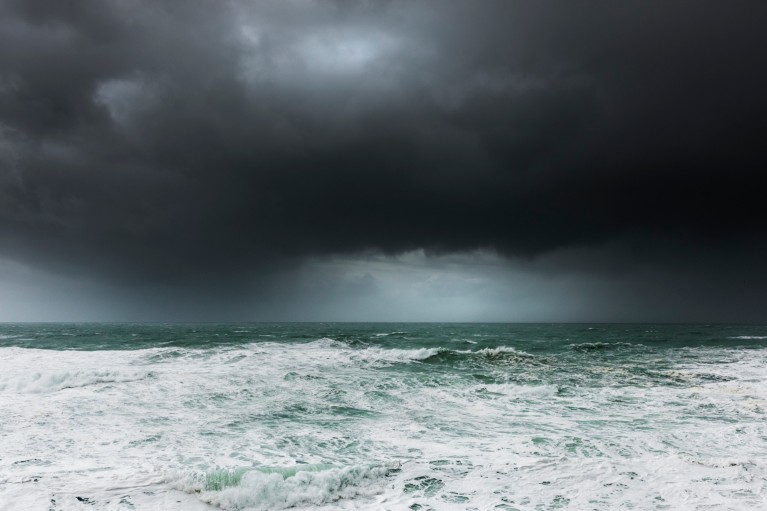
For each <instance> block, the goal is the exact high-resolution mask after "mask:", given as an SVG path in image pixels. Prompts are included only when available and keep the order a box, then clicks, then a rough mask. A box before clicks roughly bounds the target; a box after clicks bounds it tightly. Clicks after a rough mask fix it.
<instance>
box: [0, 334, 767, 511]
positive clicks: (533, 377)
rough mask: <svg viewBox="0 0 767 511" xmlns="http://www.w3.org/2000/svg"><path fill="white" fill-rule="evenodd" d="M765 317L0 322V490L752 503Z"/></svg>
mask: <svg viewBox="0 0 767 511" xmlns="http://www.w3.org/2000/svg"><path fill="white" fill-rule="evenodd" d="M766 411H767V326H764V325H500V324H492V325H479V324H467V325H458V324H238V325H232V324H223V325H131V324H120V325H117V324H115V325H104V324H82V325H77V324H46V325H34V324H23V325H21V324H19V325H14V324H6V325H0V509H1V510H14V511H16V510H27V509H29V510H45V511H49V510H55V511H67V510H89V511H96V510H129V509H130V510H169V511H174V510H193V511H194V510H215V509H224V510H271V509H298V510H308V509H320V510H330V509H344V510H385V509H390V510H400V509H402V510H407V509H409V510H414V511H415V510H422V511H426V510H471V509H474V510H506V511H511V510H518V511H523V510H535V511H538V510H550V509H551V510H553V509H574V510H614V509H633V510H663V509H669V510H714V509H716V510H733V511H735V510H738V511H741V510H761V509H766V508H767V420H765V419H766V418H767V417H766V416H765V412H766Z"/></svg>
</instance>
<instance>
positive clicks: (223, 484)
mask: <svg viewBox="0 0 767 511" xmlns="http://www.w3.org/2000/svg"><path fill="white" fill-rule="evenodd" d="M387 472H388V470H387V469H386V468H385V467H382V466H364V465H359V466H351V467H338V468H334V467H322V469H321V470H317V469H316V468H313V467H306V469H303V470H302V469H301V467H298V468H297V469H295V470H293V471H291V472H289V473H286V472H284V471H273V470H256V469H252V470H246V471H224V472H223V474H222V472H221V471H217V472H212V473H211V472H201V473H200V472H198V473H188V474H183V473H181V474H179V473H175V474H170V475H169V477H168V482H169V483H170V484H171V485H173V486H174V487H175V488H178V489H180V490H183V491H185V492H187V493H195V494H197V495H198V496H199V498H200V499H201V500H202V501H204V502H207V503H209V504H213V505H215V506H217V507H220V508H222V509H249V510H253V511H256V510H269V509H285V508H291V507H296V506H310V505H311V506H316V505H321V504H326V503H330V502H335V501H338V500H340V499H349V498H354V497H358V496H370V495H375V494H377V493H380V492H381V490H382V486H383V482H384V478H385V476H386V474H387Z"/></svg>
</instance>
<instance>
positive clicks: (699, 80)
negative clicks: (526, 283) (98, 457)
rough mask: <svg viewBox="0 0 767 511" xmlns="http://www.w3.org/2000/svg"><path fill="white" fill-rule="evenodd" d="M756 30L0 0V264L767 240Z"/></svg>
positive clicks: (588, 12)
mask: <svg viewBox="0 0 767 511" xmlns="http://www.w3.org/2000/svg"><path fill="white" fill-rule="evenodd" d="M765 26H767V4H765V2H761V1H756V0H753V1H735V2H720V1H707V0H703V1H696V2H661V1H658V2H512V1H505V0H504V1H481V2H468V1H467V2H457V1H439V2H437V1H424V2H411V1H407V2H405V1H397V0H390V1H380V2H377V1H372V0H371V1H353V0H347V1H335V2H333V1H309V0H306V1H298V0H281V1H276V0H273V1H257V2H256V1H254V2H245V1H241V2H240V1H227V2H213V1H164V2H143V1H138V0H132V1H131V0H124V1H116V0H115V1H103V2H87V1H82V2H78V1H71V2H47V1H45V2H43V1H33V0H18V1H11V0H2V1H0V237H1V238H0V240H1V241H2V244H1V245H0V249H1V250H2V251H3V254H4V255H5V256H7V257H11V258H16V259H22V260H25V261H31V262H32V263H34V264H38V265H43V266H45V267H48V268H53V269H63V270H66V271H72V270H73V269H74V270H79V271H83V272H86V273H92V274H95V275H101V276H108V277H109V278H121V277H124V278H131V279H135V278H152V279H155V278H157V277H158V276H163V277H166V278H184V279H185V278H189V277H194V278H203V277H204V275H206V274H215V275H219V274H221V273H222V272H224V270H222V268H226V269H228V270H231V271H232V272H233V273H239V272H241V271H257V269H258V268H260V267H264V266H268V265H269V264H271V263H273V262H274V261H280V260H282V261H285V260H296V261H298V260H300V259H302V258H304V257H306V256H313V255H322V254H340V253H352V252H355V251H360V250H366V249H377V250H382V251H384V252H387V253H398V252H402V251H406V250H414V249H419V248H423V249H426V250H428V251H435V252H450V251H460V250H472V249H475V248H483V247H485V248H494V249H497V250H498V251H500V252H501V253H503V254H508V255H524V256H531V255H533V256H534V255H538V254H543V253H547V252H549V251H552V250H555V249H562V248H567V247H571V246H592V245H594V246H596V245H602V244H605V243H620V242H621V240H626V241H625V243H626V244H627V245H629V246H630V247H635V248H636V250H635V252H634V253H635V254H636V253H638V254H639V256H637V257H640V258H641V254H642V253H644V252H647V253H650V254H652V256H651V257H650V258H649V260H651V262H652V264H660V265H662V264H664V263H663V260H664V257H663V254H664V253H665V252H666V247H671V248H673V250H674V251H676V250H683V251H685V250H692V249H695V250H703V251H706V252H708V253H710V254H714V253H715V252H716V251H718V250H720V249H721V247H722V246H731V247H735V248H734V249H733V250H740V248H738V247H744V246H747V245H748V244H751V245H752V247H757V248H758V247H762V246H763V242H764V234H763V222H764V220H765V207H764V200H763V195H764V192H763V188H760V186H759V185H758V183H759V178H760V177H761V176H760V174H761V173H763V169H764V168H767V157H765V151H764V150H763V145H764V135H765V134H767V133H766V132H765V118H766V114H767V100H765V97H764V91H765V90H767V51H765V42H764V27H765ZM679 247H682V248H681V249H680V248H679ZM685 247H687V248H685ZM621 250H624V249H621ZM629 250H631V249H629ZM685 254H687V252H685ZM685 257H686V256H685ZM707 257H710V258H711V260H712V261H713V263H712V264H713V265H715V264H716V260H717V259H716V257H715V255H710V256H707ZM728 257H731V256H728ZM656 259H657V260H656ZM672 259H673V257H672ZM683 259H684V258H683ZM736 259H737V258H736Z"/></svg>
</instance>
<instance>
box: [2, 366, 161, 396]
mask: <svg viewBox="0 0 767 511" xmlns="http://www.w3.org/2000/svg"><path fill="white" fill-rule="evenodd" d="M151 375H152V373H151V372H148V371H118V370H101V371H57V372H50V373H41V372H34V373H29V374H24V375H22V376H15V377H14V376H11V377H5V378H2V379H0V392H16V393H19V394H41V393H45V392H56V391H59V390H64V389H71V388H76V387H86V386H88V385H97V384H101V383H123V382H130V381H137V380H143V379H144V378H147V377H150V376H151Z"/></svg>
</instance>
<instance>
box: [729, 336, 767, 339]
mask: <svg viewBox="0 0 767 511" xmlns="http://www.w3.org/2000/svg"><path fill="white" fill-rule="evenodd" d="M728 339H743V340H761V339H767V335H737V336H735V337H728Z"/></svg>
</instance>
